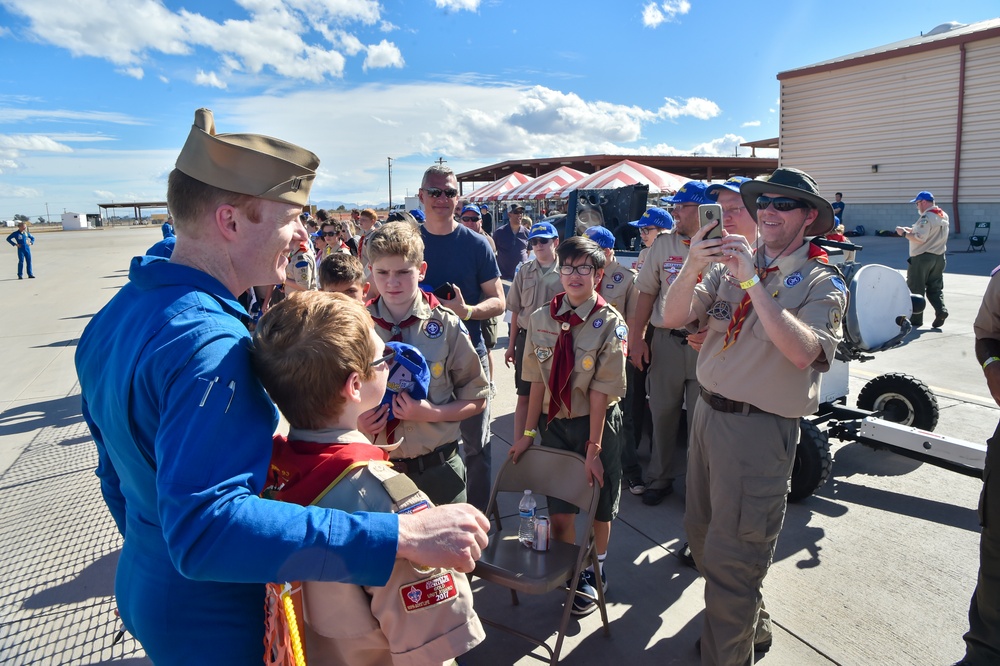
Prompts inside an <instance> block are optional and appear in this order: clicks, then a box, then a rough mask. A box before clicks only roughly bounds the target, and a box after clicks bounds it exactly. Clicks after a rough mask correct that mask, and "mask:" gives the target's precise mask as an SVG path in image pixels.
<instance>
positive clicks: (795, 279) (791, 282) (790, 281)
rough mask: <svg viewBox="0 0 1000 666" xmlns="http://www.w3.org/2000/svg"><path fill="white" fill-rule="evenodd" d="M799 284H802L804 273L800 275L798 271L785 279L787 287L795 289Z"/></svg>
mask: <svg viewBox="0 0 1000 666" xmlns="http://www.w3.org/2000/svg"><path fill="white" fill-rule="evenodd" d="M799 282H802V273H799V272H798V271H795V272H794V273H792V274H791V275H789V276H788V277H786V278H785V286H786V287H794V286H795V285H797V284H798V283H799Z"/></svg>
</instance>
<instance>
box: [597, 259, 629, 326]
mask: <svg viewBox="0 0 1000 666" xmlns="http://www.w3.org/2000/svg"><path fill="white" fill-rule="evenodd" d="M635 276H636V272H635V271H634V270H632V269H631V268H625V267H624V266H622V265H621V264H620V263H618V260H617V259H612V260H611V261H610V262H609V263H608V265H607V266H605V267H604V278H603V279H602V280H601V284H599V285H598V286H597V293H598V294H600V295H601V296H603V297H604V300H605V301H607V302H608V305H611V306H612V307H614V309H615V310H618V314H620V315H622V316H624V317H625V319H626V320H629V319H631V318H632V315H634V314H635V306H636V304H637V303H638V302H639V290H638V289H636V286H635Z"/></svg>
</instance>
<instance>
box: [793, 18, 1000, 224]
mask: <svg viewBox="0 0 1000 666" xmlns="http://www.w3.org/2000/svg"><path fill="white" fill-rule="evenodd" d="M959 48H960V47H959V46H958V45H951V46H946V47H944V48H940V49H934V50H931V51H926V52H922V53H910V54H903V55H900V56H898V57H895V58H889V59H884V60H878V61H872V62H862V63H860V64H858V65H855V66H844V67H840V68H838V69H832V70H829V71H819V72H816V73H804V74H803V75H799V76H792V77H788V78H783V79H782V80H781V100H780V102H781V130H780V137H779V139H780V161H781V164H782V165H783V166H794V167H797V168H800V169H803V170H804V171H807V172H808V173H810V174H811V175H813V176H814V177H815V178H816V180H817V182H818V183H819V185H820V188H821V190H822V192H823V194H824V195H825V196H827V197H828V198H829V199H831V200H832V199H833V194H834V192H837V191H841V192H844V195H845V196H844V201H845V203H847V205H848V208H847V210H846V214H845V224H846V226H847V227H848V229H850V228H852V227H853V226H854V225H856V224H864V225H865V226H866V228H868V229H869V230H874V229H887V228H892V227H894V226H895V225H897V224H909V223H911V222H912V221H913V219H914V218H915V214H914V209H913V206H911V205H910V204H908V203H906V202H908V201H909V200H910V199H912V198H913V196H914V195H915V194H916V193H917V192H918V191H920V190H930V191H931V192H933V193H934V196H935V197H936V201H937V203H938V204H939V205H942V207H943V208H944V209H945V210H946V211H949V212H951V204H952V199H953V196H952V190H953V182H954V166H955V140H956V136H957V125H958V89H959V71H960V66H961V54H960V50H959ZM966 50H967V52H966V81H965V108H964V113H963V129H962V155H961V164H962V167H961V173H960V178H959V183H960V190H959V202H960V204H961V209H960V212H961V220H962V227H963V228H962V232H963V235H965V234H967V233H969V232H971V230H972V227H973V224H974V222H976V221H980V220H990V219H992V220H993V223H994V224H995V225H997V226H998V227H1000V187H998V186H997V185H996V183H997V180H998V178H1000V38H993V39H988V40H982V41H974V42H970V43H967V44H966ZM873 165H877V168H878V171H877V173H874V172H873ZM900 204H905V205H903V206H900ZM952 217H954V215H952Z"/></svg>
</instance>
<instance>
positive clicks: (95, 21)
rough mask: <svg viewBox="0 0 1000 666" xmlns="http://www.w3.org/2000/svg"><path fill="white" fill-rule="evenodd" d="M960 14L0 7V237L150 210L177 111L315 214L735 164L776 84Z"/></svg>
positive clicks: (805, 1)
mask: <svg viewBox="0 0 1000 666" xmlns="http://www.w3.org/2000/svg"><path fill="white" fill-rule="evenodd" d="M997 16H1000V6H998V5H997V3H996V1H995V0H989V1H986V0H982V1H980V0H963V2H961V3H949V4H948V5H947V6H946V5H945V4H942V3H941V2H940V1H938V2H922V1H909V2H900V1H893V2H872V1H870V0H867V1H864V2H862V1H860V0H842V1H841V2H836V3H834V2H828V1H824V2H819V1H811V0H799V1H797V2H789V1H788V0H784V1H782V2H773V1H772V0H757V1H756V2H743V3H732V2H725V3H724V2H718V1H716V0H712V1H709V0H690V1H689V0H667V1H665V2H663V1H660V2H651V1H649V0H638V1H632V0H604V1H603V2H597V1H596V0H576V1H564V0H535V1H533V2H529V1H528V0H385V1H384V2H377V1H375V0H239V1H235V2H234V1H221V0H199V1H198V2H190V3H188V4H185V3H182V2H176V1H174V0H0V219H8V218H10V217H13V215H14V214H16V213H18V214H24V215H29V216H30V217H31V218H32V219H35V218H37V217H38V216H39V215H44V214H45V213H46V204H47V205H48V209H49V212H50V213H51V214H52V215H53V216H55V215H58V214H59V213H62V212H63V211H64V210H68V211H73V212H87V213H94V212H97V203H99V202H106V201H116V202H121V201H135V200H139V201H141V200H159V199H163V198H164V197H165V188H166V177H167V174H168V173H169V172H170V170H171V169H172V168H173V163H174V160H175V159H176V157H177V153H178V151H179V150H180V147H181V146H182V145H183V143H184V139H185V137H186V136H187V133H188V130H189V128H190V126H191V122H192V119H193V117H194V110H195V109H196V108H198V107H201V106H205V107H208V108H211V109H212V110H213V111H214V112H215V118H216V127H217V128H218V131H220V132H248V131H249V132H260V133H264V134H270V135H273V136H277V137H280V138H282V139H286V140H289V141H293V142H295V143H298V144H300V145H302V146H305V147H307V148H309V149H310V150H312V151H313V152H315V153H317V154H318V155H319V156H320V158H321V160H322V164H321V166H320V174H319V177H318V178H317V180H316V183H315V185H314V187H313V199H314V200H338V201H347V202H358V203H381V202H385V201H387V199H388V192H387V188H388V176H387V161H386V158H387V157H392V158H394V161H393V179H392V181H393V200H394V201H395V202H401V200H402V196H403V195H405V194H407V193H409V194H415V193H416V188H417V187H418V186H419V180H420V174H421V173H422V172H423V170H424V169H425V168H426V167H427V166H428V165H429V164H430V163H431V162H433V161H434V160H437V159H438V158H439V157H443V158H444V159H445V160H447V164H448V165H449V166H451V167H452V168H453V169H455V170H456V171H459V172H461V171H465V170H469V169H472V168H475V167H477V166H482V165H485V164H490V163H493V162H498V161H502V160H507V159H519V158H529V157H549V156H558V155H581V154H590V153H605V152H608V153H637V154H643V153H645V154H684V155H688V154H700V155H712V154H730V155H731V154H733V151H734V150H735V149H736V146H737V145H738V144H739V143H740V142H741V141H744V140H755V139H764V138H769V137H774V136H777V134H778V115H779V114H778V90H779V88H778V82H777V79H776V75H777V73H778V72H780V71H784V70H787V69H792V68H795V67H800V66H803V65H808V64H812V63H816V62H820V61H822V60H826V59H829V58H833V57H836V56H840V55H844V54H848V53H853V52H855V51H860V50H864V49H868V48H872V47H875V46H880V45H883V44H888V43H890V42H894V41H897V40H901V39H906V38H910V37H914V36H916V35H919V34H920V33H921V32H927V31H929V30H931V29H932V28H934V27H935V26H937V25H939V24H941V23H945V22H949V21H957V22H960V23H974V22H976V21H982V20H986V19H990V18H995V17H997ZM914 94H918V91H916V90H915V91H914Z"/></svg>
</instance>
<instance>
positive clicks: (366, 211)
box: [361, 208, 378, 222]
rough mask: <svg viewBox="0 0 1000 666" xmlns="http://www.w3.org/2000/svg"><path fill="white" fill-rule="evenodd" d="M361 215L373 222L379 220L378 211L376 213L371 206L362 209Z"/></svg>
mask: <svg viewBox="0 0 1000 666" xmlns="http://www.w3.org/2000/svg"><path fill="white" fill-rule="evenodd" d="M361 217H367V218H368V219H369V220H371V221H372V222H378V213H376V212H375V211H374V210H372V209H371V208H365V209H364V210H363V211H361Z"/></svg>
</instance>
